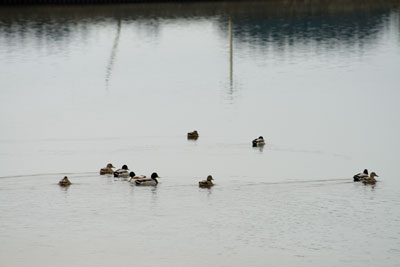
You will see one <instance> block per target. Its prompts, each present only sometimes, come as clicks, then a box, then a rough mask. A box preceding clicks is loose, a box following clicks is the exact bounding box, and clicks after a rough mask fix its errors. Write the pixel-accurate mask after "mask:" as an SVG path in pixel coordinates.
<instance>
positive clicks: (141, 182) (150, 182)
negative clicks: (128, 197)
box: [135, 172, 160, 186]
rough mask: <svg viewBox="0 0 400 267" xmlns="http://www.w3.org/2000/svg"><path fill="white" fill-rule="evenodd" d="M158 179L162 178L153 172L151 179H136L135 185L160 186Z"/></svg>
mask: <svg viewBox="0 0 400 267" xmlns="http://www.w3.org/2000/svg"><path fill="white" fill-rule="evenodd" d="M157 178H160V177H159V176H158V174H157V173H156V172H153V173H152V174H151V178H142V179H136V180H135V185H140V186H146V185H147V186H148V185H157V184H158V181H157Z"/></svg>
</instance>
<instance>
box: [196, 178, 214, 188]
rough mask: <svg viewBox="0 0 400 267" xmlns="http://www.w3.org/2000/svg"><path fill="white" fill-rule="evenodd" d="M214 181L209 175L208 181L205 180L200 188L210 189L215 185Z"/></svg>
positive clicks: (200, 183) (200, 184) (201, 182)
mask: <svg viewBox="0 0 400 267" xmlns="http://www.w3.org/2000/svg"><path fill="white" fill-rule="evenodd" d="M212 180H214V178H212V176H211V175H209V176H208V177H207V180H203V181H200V182H199V187H203V188H210V187H211V186H213V185H214V183H213V182H212Z"/></svg>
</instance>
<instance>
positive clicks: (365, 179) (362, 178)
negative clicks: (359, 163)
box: [353, 169, 379, 184]
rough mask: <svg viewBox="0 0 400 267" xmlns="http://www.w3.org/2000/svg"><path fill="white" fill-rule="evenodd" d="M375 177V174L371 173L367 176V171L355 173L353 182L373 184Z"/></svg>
mask: <svg viewBox="0 0 400 267" xmlns="http://www.w3.org/2000/svg"><path fill="white" fill-rule="evenodd" d="M375 177H379V176H378V175H377V174H376V173H375V172H371V174H370V175H369V176H368V170H367V169H365V170H364V171H363V172H362V173H357V174H356V175H354V176H353V179H354V182H362V183H364V184H375V183H376V179H375Z"/></svg>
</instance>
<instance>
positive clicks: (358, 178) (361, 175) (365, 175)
mask: <svg viewBox="0 0 400 267" xmlns="http://www.w3.org/2000/svg"><path fill="white" fill-rule="evenodd" d="M365 178H368V170H367V169H365V170H364V171H363V172H362V173H357V174H356V175H354V176H353V179H354V182H361V181H362V180H364V179H365Z"/></svg>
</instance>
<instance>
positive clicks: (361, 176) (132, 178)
mask: <svg viewBox="0 0 400 267" xmlns="http://www.w3.org/2000/svg"><path fill="white" fill-rule="evenodd" d="M187 138H188V139H194V140H197V139H198V138H199V133H198V132H197V131H193V132H189V133H187ZM252 145H253V147H262V146H264V145H265V141H264V138H263V137H262V136H260V137H258V138H256V139H254V140H253V141H252ZM113 168H115V167H114V166H113V165H112V164H111V163H108V164H107V166H106V167H105V168H102V169H100V175H114V177H115V178H124V179H128V182H130V183H131V184H135V185H137V186H155V185H157V184H158V180H157V178H160V177H159V176H158V174H157V173H156V172H153V173H152V174H151V176H150V178H147V177H146V176H145V175H136V174H135V172H133V171H130V170H129V168H128V166H127V165H123V166H122V167H121V168H120V169H117V170H115V171H114V170H113ZM375 177H379V176H378V175H377V174H376V173H375V172H371V174H370V175H369V176H368V170H367V169H365V170H364V172H362V173H358V174H356V175H354V177H353V179H354V182H362V183H364V184H375V183H376V179H375ZM213 180H214V178H213V177H212V176H211V175H209V176H208V177H207V179H206V180H203V181H200V182H199V187H202V188H210V187H212V186H213V185H214V183H213ZM58 184H59V185H61V186H69V185H71V184H72V183H71V181H70V180H69V179H68V177H67V176H65V177H64V178H63V179H61V180H60V181H59V182H58Z"/></svg>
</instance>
